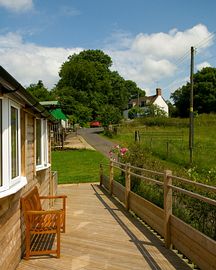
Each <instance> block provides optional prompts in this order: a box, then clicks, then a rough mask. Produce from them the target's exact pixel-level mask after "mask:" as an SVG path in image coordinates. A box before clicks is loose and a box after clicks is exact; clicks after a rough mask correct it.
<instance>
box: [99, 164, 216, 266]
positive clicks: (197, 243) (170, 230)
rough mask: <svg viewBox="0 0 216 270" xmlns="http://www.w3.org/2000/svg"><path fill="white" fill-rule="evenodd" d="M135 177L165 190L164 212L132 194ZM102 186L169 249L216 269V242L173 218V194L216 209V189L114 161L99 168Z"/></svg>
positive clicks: (199, 264) (178, 219) (198, 264)
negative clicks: (119, 180)
mask: <svg viewBox="0 0 216 270" xmlns="http://www.w3.org/2000/svg"><path fill="white" fill-rule="evenodd" d="M115 170H120V172H121V176H122V177H123V178H124V184H121V183H119V182H118V181H116V180H115ZM105 171H106V173H105ZM133 177H135V178H136V179H139V180H140V181H144V182H147V183H149V184H150V185H156V186H158V187H159V188H162V189H163V208H161V207H159V206H157V205H155V204H154V203H152V202H150V201H148V200H146V199H145V198H143V197H141V196H140V195H138V194H136V193H135V192H133V191H132V190H131V184H132V183H131V182H132V181H133ZM100 185H101V186H103V187H105V188H106V189H107V190H108V191H109V193H110V195H113V196H115V197H117V198H118V200H120V201H121V202H122V203H123V204H124V205H125V208H126V209H127V210H128V211H129V210H130V211H132V212H133V213H134V214H136V215H137V216H139V217H140V218H141V219H142V220H143V221H144V222H146V223H147V224H148V225H149V226H151V227H152V228H153V229H154V230H155V231H156V232H157V233H158V234H160V235H161V236H162V237H163V238H164V243H165V246H166V247H167V248H171V247H172V246H174V247H175V248H176V249H177V250H179V251H180V252H181V253H183V254H184V255H185V256H186V257H187V258H188V259H190V260H191V261H192V262H194V263H195V264H196V265H197V266H198V267H200V268H201V269H208V270H210V269H212V270H213V269H216V268H215V267H216V241H214V240H213V239H211V238H210V237H208V236H206V235H205V234H203V233H202V232H200V231H199V230H197V229H195V228H193V227H192V226H191V225H189V224H187V223H186V222H184V221H182V220H181V219H180V218H178V217H176V216H175V215H174V214H173V202H174V199H173V197H174V196H173V194H174V192H175V193H180V194H183V195H186V196H188V197H190V198H195V199H197V200H198V201H200V202H204V203H207V204H208V205H210V206H212V207H215V206H216V200H215V198H216V196H215V194H216V187H214V186H209V185H206V184H203V183H197V182H194V181H192V180H189V179H185V178H181V177H178V176H174V175H172V172H171V171H170V170H166V171H164V172H157V171H153V170H148V169H143V168H139V167H136V166H132V165H130V164H129V163H128V164H125V163H121V162H118V161H115V160H112V159H111V160H110V162H109V163H107V164H100ZM187 186H188V187H189V188H187ZM191 187H193V188H192V189H191ZM206 194H211V196H209V197H208V196H207V195H206ZM213 218H214V217H213Z"/></svg>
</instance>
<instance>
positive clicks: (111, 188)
mask: <svg viewBox="0 0 216 270" xmlns="http://www.w3.org/2000/svg"><path fill="white" fill-rule="evenodd" d="M113 177H114V167H113V160H112V159H111V160H110V175H109V192H110V195H112V193H113Z"/></svg>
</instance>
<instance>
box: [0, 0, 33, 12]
mask: <svg viewBox="0 0 216 270" xmlns="http://www.w3.org/2000/svg"><path fill="white" fill-rule="evenodd" d="M0 6H2V7H4V8H6V9H8V10H11V11H14V12H25V11H27V10H31V9H33V1H32V0H0Z"/></svg>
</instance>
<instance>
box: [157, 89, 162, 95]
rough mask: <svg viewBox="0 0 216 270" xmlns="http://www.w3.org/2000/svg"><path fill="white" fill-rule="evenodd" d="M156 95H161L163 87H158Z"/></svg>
mask: <svg viewBox="0 0 216 270" xmlns="http://www.w3.org/2000/svg"><path fill="white" fill-rule="evenodd" d="M156 95H157V96H161V89H160V88H156Z"/></svg>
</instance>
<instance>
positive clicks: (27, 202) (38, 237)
mask: <svg viewBox="0 0 216 270" xmlns="http://www.w3.org/2000/svg"><path fill="white" fill-rule="evenodd" d="M66 197H67V196H65V195H61V196H39V193H38V188H37V187H34V189H33V190H32V191H30V192H29V193H28V194H27V195H26V196H24V197H22V198H21V205H22V210H23V214H24V222H25V226H26V229H25V244H26V253H25V259H29V257H30V256H31V255H44V254H56V255H57V258H59V257H60V232H65V212H66ZM59 198H60V199H62V209H60V210H43V209H42V205H41V199H59ZM55 236H56V249H52V244H53V241H54V238H55Z"/></svg>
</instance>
